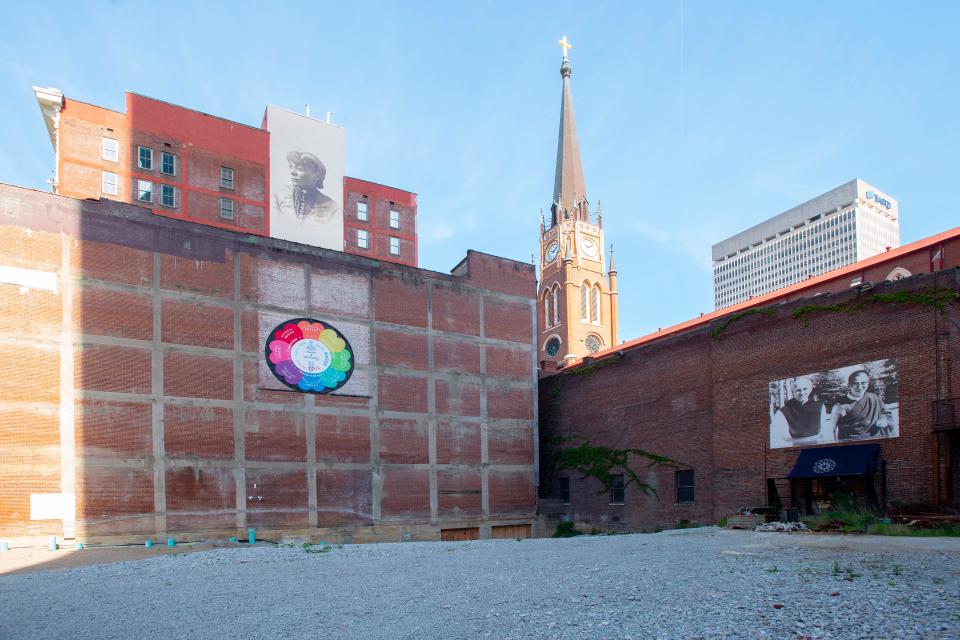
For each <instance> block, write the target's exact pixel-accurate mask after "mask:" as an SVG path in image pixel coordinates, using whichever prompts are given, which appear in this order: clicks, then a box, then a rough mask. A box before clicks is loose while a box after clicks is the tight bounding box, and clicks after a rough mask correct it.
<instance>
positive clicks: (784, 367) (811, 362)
mask: <svg viewBox="0 0 960 640" xmlns="http://www.w3.org/2000/svg"><path fill="white" fill-rule="evenodd" d="M884 275H886V274H884ZM934 286H936V287H945V288H949V289H953V290H958V289H960V269H956V268H954V269H949V270H947V271H943V272H940V273H938V274H935V275H926V276H916V277H913V278H910V279H908V280H903V281H901V282H898V283H887V284H884V285H877V286H875V288H874V289H873V291H871V292H870V294H876V293H891V292H895V291H900V290H913V291H921V290H925V289H927V288H929V287H934ZM865 295H866V294H865ZM855 296H856V294H855V293H854V292H850V291H844V292H843V293H837V294H828V295H821V296H818V297H817V298H816V300H815V303H816V304H818V305H831V304H834V303H838V302H842V301H844V300H847V299H850V298H854V297H855ZM809 302H811V301H809V300H807V301H797V302H794V303H790V304H787V305H778V306H776V307H773V308H774V309H776V316H775V317H767V316H764V315H759V314H758V315H754V316H749V317H744V318H742V319H740V320H738V321H736V322H734V323H732V324H730V325H729V327H728V328H726V329H725V330H724V331H723V332H722V333H721V334H720V335H719V336H718V337H713V336H712V334H711V330H712V329H715V328H717V327H719V326H720V325H719V324H718V322H719V321H717V322H714V323H713V324H712V325H711V326H708V327H705V328H701V329H699V330H692V331H689V332H686V333H681V334H676V335H673V336H671V337H667V338H664V339H661V340H656V341H652V342H649V343H646V344H644V345H641V346H638V347H633V348H629V349H626V350H624V351H623V352H622V354H621V356H620V357H619V358H618V357H616V356H612V357H609V358H605V359H601V360H598V361H596V362H594V363H587V364H586V365H584V366H581V367H579V368H575V369H571V370H568V371H565V372H563V373H558V374H554V375H551V376H548V377H546V378H543V379H542V380H541V385H540V409H541V416H542V419H543V422H542V424H541V429H540V434H541V437H542V438H543V439H550V438H552V437H555V436H581V437H584V438H587V439H588V440H590V441H591V442H593V443H594V444H598V445H604V446H610V447H614V448H639V449H644V450H647V451H651V452H654V453H657V454H660V455H666V456H669V457H671V458H673V459H675V460H677V461H680V462H681V463H682V464H683V465H684V467H686V468H690V469H693V470H694V474H695V500H694V502H693V503H692V504H676V503H675V496H676V493H675V491H676V486H675V476H674V470H673V469H669V468H663V467H660V468H655V469H652V470H649V471H648V470H647V467H646V465H645V462H644V461H643V460H642V459H637V460H636V461H635V465H634V468H638V469H640V470H641V475H642V476H643V475H644V474H646V475H645V478H646V480H647V481H648V482H650V483H651V484H652V485H653V486H654V488H656V489H657V491H658V493H659V496H658V497H648V496H645V495H643V494H642V493H641V492H640V491H639V490H638V489H637V488H636V487H635V486H629V487H627V489H626V501H625V504H624V505H622V506H617V505H610V504H609V496H608V495H606V494H603V495H598V494H597V492H598V491H599V489H600V484H599V482H598V481H596V480H586V481H580V480H578V475H577V474H576V473H574V472H552V471H551V470H550V469H547V468H546V466H544V469H543V476H542V478H543V483H542V485H541V495H543V496H545V497H554V498H555V497H558V494H557V491H558V488H559V481H558V477H559V476H561V475H565V476H567V477H570V478H571V504H570V506H569V507H568V508H567V512H568V513H569V514H570V515H572V516H573V517H574V518H575V519H576V520H582V521H588V522H593V523H596V524H599V525H605V526H610V527H628V528H632V529H652V528H656V527H670V526H674V525H676V524H677V523H678V522H679V521H680V520H695V521H699V522H708V523H709V522H716V521H717V520H719V519H720V518H721V517H723V516H725V515H728V514H730V513H733V512H735V511H736V510H737V509H739V508H742V507H750V506H757V505H763V504H766V502H767V495H766V481H767V479H768V478H773V479H778V478H784V477H785V476H786V475H787V473H788V472H789V471H790V470H791V469H792V468H793V465H794V464H795V462H796V460H797V456H798V455H799V451H800V448H799V447H796V448H787V449H771V448H770V434H769V423H770V417H769V406H768V395H767V394H768V385H769V383H770V382H771V381H775V380H781V379H784V378H789V377H795V376H799V375H804V374H809V373H814V372H817V371H824V370H828V369H833V368H837V367H842V366H848V365H851V364H856V363H860V362H869V361H872V360H879V359H885V358H897V362H898V369H899V374H900V392H899V395H900V408H899V412H900V436H899V437H897V438H889V439H879V440H872V441H871V442H875V443H877V444H879V445H880V451H881V452H880V459H881V460H883V461H885V464H886V470H887V487H886V497H887V499H888V500H889V501H890V502H895V503H903V504H910V503H914V504H916V503H934V502H938V501H939V502H942V501H948V500H950V499H951V498H953V499H960V496H950V495H949V493H948V492H947V491H946V488H945V480H943V478H945V477H948V474H947V472H946V468H945V464H946V462H945V460H944V458H945V454H944V451H943V450H942V443H941V444H938V442H939V441H938V438H939V437H940V436H936V435H935V434H934V432H933V425H932V413H931V401H932V400H934V399H935V398H938V397H940V398H945V397H954V396H960V367H958V366H957V364H958V362H957V359H958V357H960V331H958V326H960V323H958V320H960V304H958V303H952V304H950V305H949V306H948V308H947V309H946V310H945V312H944V313H941V312H940V311H938V310H936V309H933V308H931V307H929V306H924V305H919V304H899V305H895V304H884V303H877V304H868V305H865V306H864V308H863V309H862V310H861V311H860V312H859V313H854V314H847V313H818V314H814V315H812V316H810V317H809V321H808V322H806V323H805V322H802V321H800V320H797V319H794V318H793V317H792V316H791V311H792V310H794V309H796V308H797V307H799V306H800V305H802V304H807V303H809ZM591 366H592V367H596V368H595V369H592V370H591V369H590V367H591ZM543 453H544V454H545V455H546V454H547V453H548V449H547V448H544V449H543ZM938 455H939V457H940V459H941V460H942V462H941V463H940V468H939V471H938V466H937V464H936V463H935V461H936V460H937V456H938ZM957 471H960V470H954V471H953V472H954V473H956V472H957ZM938 479H941V487H940V488H938V486H937V481H938ZM787 487H788V483H786V482H783V483H781V484H780V485H779V488H780V490H781V491H786V492H787V493H786V494H785V495H782V498H783V499H784V500H785V501H787V502H789V499H790V496H789V494H788V491H789V489H788V488H787Z"/></svg>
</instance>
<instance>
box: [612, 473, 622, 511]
mask: <svg viewBox="0 0 960 640" xmlns="http://www.w3.org/2000/svg"><path fill="white" fill-rule="evenodd" d="M610 477H611V478H612V479H613V483H612V484H611V485H610V504H623V494H624V491H623V489H624V483H623V474H622V473H615V474H613V475H612V476H610Z"/></svg>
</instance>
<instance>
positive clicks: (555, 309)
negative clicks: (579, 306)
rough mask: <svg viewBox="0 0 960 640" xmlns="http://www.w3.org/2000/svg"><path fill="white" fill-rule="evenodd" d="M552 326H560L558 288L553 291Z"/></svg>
mask: <svg viewBox="0 0 960 640" xmlns="http://www.w3.org/2000/svg"><path fill="white" fill-rule="evenodd" d="M553 324H560V287H556V288H555V289H554V290H553Z"/></svg>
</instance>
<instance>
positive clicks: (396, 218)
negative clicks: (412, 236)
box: [390, 209, 400, 229]
mask: <svg viewBox="0 0 960 640" xmlns="http://www.w3.org/2000/svg"><path fill="white" fill-rule="evenodd" d="M390 228H391V229H399V228H400V212H399V211H395V210H394V209H390Z"/></svg>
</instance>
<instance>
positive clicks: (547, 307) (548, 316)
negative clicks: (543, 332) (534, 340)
mask: <svg viewBox="0 0 960 640" xmlns="http://www.w3.org/2000/svg"><path fill="white" fill-rule="evenodd" d="M552 298H553V294H551V293H550V292H549V291H547V292H546V293H544V294H543V326H544V328H546V327H549V326H551V323H552V322H553V308H552V306H551V304H550V303H551V301H552V300H551V299H552Z"/></svg>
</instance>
